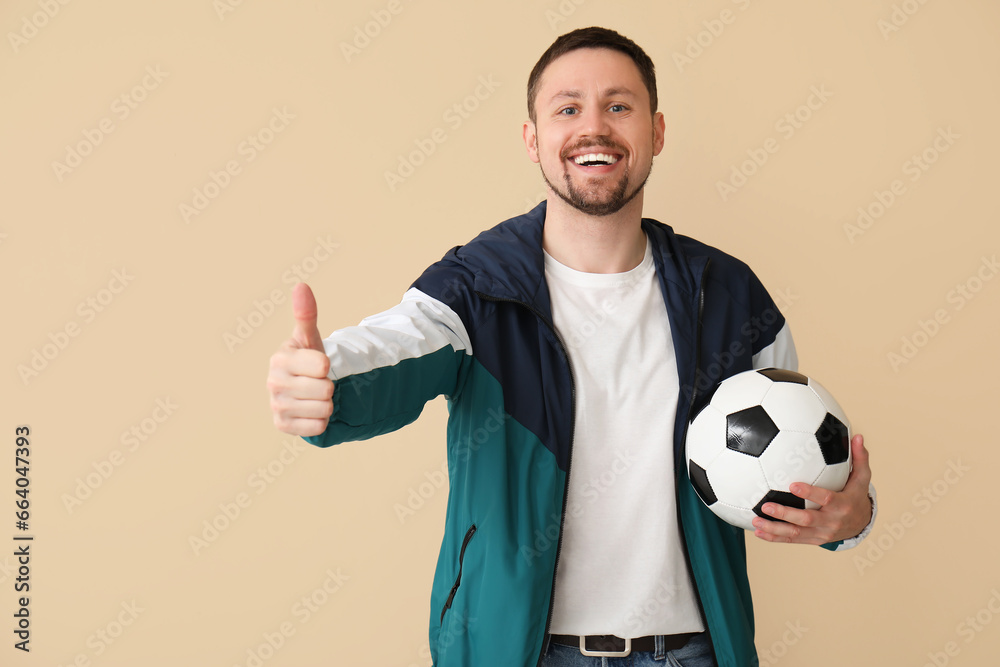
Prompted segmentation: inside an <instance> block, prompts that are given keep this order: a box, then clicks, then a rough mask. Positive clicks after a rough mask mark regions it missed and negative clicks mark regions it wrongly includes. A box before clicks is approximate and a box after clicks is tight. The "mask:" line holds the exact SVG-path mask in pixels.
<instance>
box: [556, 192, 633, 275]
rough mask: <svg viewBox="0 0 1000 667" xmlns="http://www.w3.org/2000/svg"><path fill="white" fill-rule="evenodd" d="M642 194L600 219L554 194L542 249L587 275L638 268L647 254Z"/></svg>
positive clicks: (558, 260)
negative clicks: (643, 226)
mask: <svg viewBox="0 0 1000 667" xmlns="http://www.w3.org/2000/svg"><path fill="white" fill-rule="evenodd" d="M642 195H643V193H642V192H640V193H639V194H638V195H636V197H635V198H634V199H633V200H632V201H630V202H629V203H628V204H626V205H625V206H624V207H622V209H621V210H620V211H618V212H617V213H613V214H611V215H606V216H601V217H597V216H592V215H587V214H586V213H582V212H580V211H578V210H577V209H575V208H573V207H572V206H570V205H569V204H567V203H566V202H564V201H563V200H562V199H560V198H559V197H558V195H556V194H554V193H552V192H551V191H550V192H549V197H548V200H547V204H546V208H545V226H544V228H543V229H542V247H543V248H545V252H547V253H549V254H550V255H552V257H553V258H554V259H555V260H556V261H557V262H559V263H560V264H564V265H566V266H568V267H570V268H571V269H576V270H577V271H583V272H585V273H624V272H625V271H630V270H631V269H634V268H635V267H637V266H639V264H640V263H641V262H642V258H643V256H644V255H645V253H646V235H645V234H644V233H643V231H642V224H641V221H642Z"/></svg>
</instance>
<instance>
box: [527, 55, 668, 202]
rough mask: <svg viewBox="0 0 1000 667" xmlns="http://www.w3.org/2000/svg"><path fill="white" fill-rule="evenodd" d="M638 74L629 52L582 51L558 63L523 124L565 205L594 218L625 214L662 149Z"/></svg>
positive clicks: (659, 121) (657, 122) (658, 122)
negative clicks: (626, 206)
mask: <svg viewBox="0 0 1000 667" xmlns="http://www.w3.org/2000/svg"><path fill="white" fill-rule="evenodd" d="M663 134H664V121H663V114H661V113H659V112H657V113H656V114H655V116H652V115H651V114H650V110H649V93H648V92H647V90H646V87H645V85H644V84H643V82H642V77H641V76H640V75H639V69H638V68H637V67H636V66H635V63H633V62H632V59H631V58H629V57H628V56H627V55H625V54H624V53H621V52H618V51H614V50H611V49H589V48H588V49H577V50H575V51H570V52H569V53H567V54H564V55H562V56H560V57H559V58H557V59H556V60H554V61H552V62H551V63H550V64H549V66H548V67H546V68H545V71H544V72H543V73H542V77H541V85H540V86H539V88H538V95H537V97H536V98H535V122H531V121H530V120H529V121H527V122H526V123H525V124H524V142H525V146H526V147H527V149H528V156H529V157H530V158H531V160H532V161H533V162H537V163H538V164H539V166H540V167H541V170H542V177H543V178H544V179H545V182H546V183H547V184H548V186H549V188H551V189H552V190H553V191H554V192H555V193H556V194H557V195H558V196H559V197H560V198H561V199H563V201H565V202H567V203H568V204H570V205H571V206H573V207H574V208H576V209H577V210H579V211H582V212H584V213H587V214H589V215H595V216H605V215H610V214H612V213H616V212H617V211H619V210H620V209H621V208H622V207H623V206H625V204H627V203H628V202H630V201H632V199H633V198H635V196H636V195H638V194H639V192H640V191H641V190H642V187H643V185H645V183H646V179H647V178H648V177H649V172H650V169H651V168H652V164H653V156H655V155H659V153H660V151H661V150H662V149H663Z"/></svg>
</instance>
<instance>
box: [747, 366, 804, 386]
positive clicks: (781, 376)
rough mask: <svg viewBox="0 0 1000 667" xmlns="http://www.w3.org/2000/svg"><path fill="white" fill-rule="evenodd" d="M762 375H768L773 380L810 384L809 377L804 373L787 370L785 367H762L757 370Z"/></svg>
mask: <svg viewBox="0 0 1000 667" xmlns="http://www.w3.org/2000/svg"><path fill="white" fill-rule="evenodd" d="M757 372H758V373H760V374H761V375H763V376H765V377H768V378H770V379H771V381H772V382H793V383H795V384H809V378H807V377H806V376H805V375H803V374H802V373H796V372H795V371H789V370H785V369H784V368H762V369H760V370H758V371H757Z"/></svg>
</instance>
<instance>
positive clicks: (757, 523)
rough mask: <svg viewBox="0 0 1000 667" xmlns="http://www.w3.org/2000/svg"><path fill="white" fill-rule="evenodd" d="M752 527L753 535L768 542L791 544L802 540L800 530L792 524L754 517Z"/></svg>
mask: <svg viewBox="0 0 1000 667" xmlns="http://www.w3.org/2000/svg"><path fill="white" fill-rule="evenodd" d="M753 525H754V528H755V530H754V535H755V536H756V537H759V538H761V539H762V540H766V541H768V542H793V541H796V540H799V539H802V538H801V533H802V528H800V527H799V526H796V525H794V524H790V523H784V522H781V521H768V520H767V519H762V518H760V517H755V518H754V520H753Z"/></svg>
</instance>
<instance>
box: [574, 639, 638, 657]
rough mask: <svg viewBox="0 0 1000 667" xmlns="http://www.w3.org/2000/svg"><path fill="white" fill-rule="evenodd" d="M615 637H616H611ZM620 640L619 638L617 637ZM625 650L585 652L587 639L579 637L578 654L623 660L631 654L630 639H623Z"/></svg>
mask: <svg viewBox="0 0 1000 667" xmlns="http://www.w3.org/2000/svg"><path fill="white" fill-rule="evenodd" d="M612 636H616V635H612ZM618 638H619V639H622V638H621V637H618ZM624 639H625V650H624V651H588V650H587V638H586V637H585V636H584V635H580V653H582V654H584V655H592V656H597V657H603V658H624V657H625V656H627V655H628V654H629V653H631V652H632V638H631V637H625V638H624Z"/></svg>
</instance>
